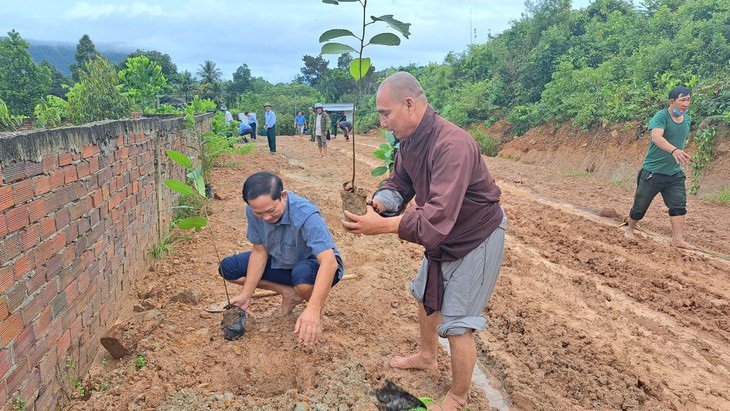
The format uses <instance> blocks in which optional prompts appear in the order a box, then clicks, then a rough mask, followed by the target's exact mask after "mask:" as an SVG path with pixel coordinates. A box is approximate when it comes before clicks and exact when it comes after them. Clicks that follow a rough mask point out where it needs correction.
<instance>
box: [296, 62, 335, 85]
mask: <svg viewBox="0 0 730 411" xmlns="http://www.w3.org/2000/svg"><path fill="white" fill-rule="evenodd" d="M302 60H303V61H304V67H302V69H301V72H302V75H300V76H297V82H298V83H301V84H308V85H310V86H316V85H318V84H319V83H320V82H321V81H322V79H323V78H324V77H325V76H326V75H327V73H328V72H329V70H330V69H329V67H327V65H328V64H329V61H327V60H325V59H324V58H323V57H322V56H317V57H312V56H306V55H305V56H304V57H302Z"/></svg>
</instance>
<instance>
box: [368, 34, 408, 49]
mask: <svg viewBox="0 0 730 411" xmlns="http://www.w3.org/2000/svg"><path fill="white" fill-rule="evenodd" d="M368 44H380V45H383V46H398V45H400V37H398V36H396V35H395V34H393V33H380V34H376V35H374V36H373V38H371V39H370V42H369V43H368Z"/></svg>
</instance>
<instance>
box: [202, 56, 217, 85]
mask: <svg viewBox="0 0 730 411" xmlns="http://www.w3.org/2000/svg"><path fill="white" fill-rule="evenodd" d="M197 75H198V77H200V84H212V83H216V82H219V81H221V71H220V70H219V69H218V68H217V67H216V66H215V63H213V62H212V61H210V60H205V62H204V63H203V64H201V65H200V67H199V68H198V72H197Z"/></svg>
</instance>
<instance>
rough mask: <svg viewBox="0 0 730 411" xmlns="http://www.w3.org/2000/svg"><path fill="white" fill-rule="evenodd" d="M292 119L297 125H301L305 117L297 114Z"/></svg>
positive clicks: (305, 119)
mask: <svg viewBox="0 0 730 411" xmlns="http://www.w3.org/2000/svg"><path fill="white" fill-rule="evenodd" d="M294 121H296V122H297V125H298V126H303V125H304V122H305V121H307V118H306V117H304V115H298V116H296V117H294Z"/></svg>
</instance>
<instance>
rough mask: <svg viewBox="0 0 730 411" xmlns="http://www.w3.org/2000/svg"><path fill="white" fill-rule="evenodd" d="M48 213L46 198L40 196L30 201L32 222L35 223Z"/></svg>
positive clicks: (29, 209) (29, 214)
mask: <svg viewBox="0 0 730 411" xmlns="http://www.w3.org/2000/svg"><path fill="white" fill-rule="evenodd" d="M45 215H46V200H45V199H44V198H39V199H38V200H35V201H31V202H30V203H28V216H29V217H30V222H31V223H35V222H36V221H38V220H40V219H41V218H42V217H43V216H45Z"/></svg>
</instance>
